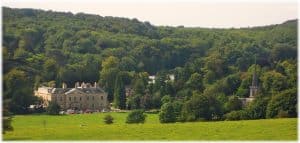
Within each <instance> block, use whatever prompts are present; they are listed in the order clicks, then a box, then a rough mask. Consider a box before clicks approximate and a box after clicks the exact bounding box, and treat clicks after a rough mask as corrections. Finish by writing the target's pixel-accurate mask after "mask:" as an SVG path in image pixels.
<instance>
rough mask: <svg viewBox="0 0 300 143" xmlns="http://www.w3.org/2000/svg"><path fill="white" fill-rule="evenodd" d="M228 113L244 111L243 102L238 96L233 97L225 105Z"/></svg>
mask: <svg viewBox="0 0 300 143" xmlns="http://www.w3.org/2000/svg"><path fill="white" fill-rule="evenodd" d="M225 106H226V109H227V111H229V112H230V111H236V110H241V109H242V106H243V104H242V102H241V100H239V98H238V97H237V96H232V97H230V98H229V100H228V102H227V103H226V104H225Z"/></svg>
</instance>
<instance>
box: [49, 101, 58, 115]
mask: <svg viewBox="0 0 300 143" xmlns="http://www.w3.org/2000/svg"><path fill="white" fill-rule="evenodd" d="M59 111H60V106H59V105H58V104H57V103H56V102H49V105H48V107H47V109H46V112H47V114H49V115H58V114H59Z"/></svg>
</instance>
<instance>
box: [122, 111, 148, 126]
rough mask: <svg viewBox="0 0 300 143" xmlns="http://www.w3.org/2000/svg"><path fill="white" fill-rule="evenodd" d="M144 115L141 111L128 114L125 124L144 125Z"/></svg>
mask: <svg viewBox="0 0 300 143" xmlns="http://www.w3.org/2000/svg"><path fill="white" fill-rule="evenodd" d="M145 118H146V115H145V114H144V111H143V110H134V111H132V112H130V113H129V115H128V116H127V119H126V123H129V124H131V123H144V122H145Z"/></svg>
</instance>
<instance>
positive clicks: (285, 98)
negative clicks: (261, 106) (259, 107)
mask: <svg viewBox="0 0 300 143" xmlns="http://www.w3.org/2000/svg"><path fill="white" fill-rule="evenodd" d="M296 107H297V89H296V88H294V89H288V90H285V91H283V92H281V93H279V94H277V95H274V96H273V97H272V99H271V101H270V102H269V104H268V107H267V118H274V117H276V116H277V115H278V114H279V111H281V110H282V111H286V112H287V113H288V116H289V117H297V109H296Z"/></svg>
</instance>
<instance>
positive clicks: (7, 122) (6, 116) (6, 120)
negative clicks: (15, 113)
mask: <svg viewBox="0 0 300 143" xmlns="http://www.w3.org/2000/svg"><path fill="white" fill-rule="evenodd" d="M2 115H3V116H2V134H5V132H7V131H13V130H14V128H13V126H12V124H11V122H12V115H11V113H10V112H9V111H8V110H7V109H3V110H2Z"/></svg>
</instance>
